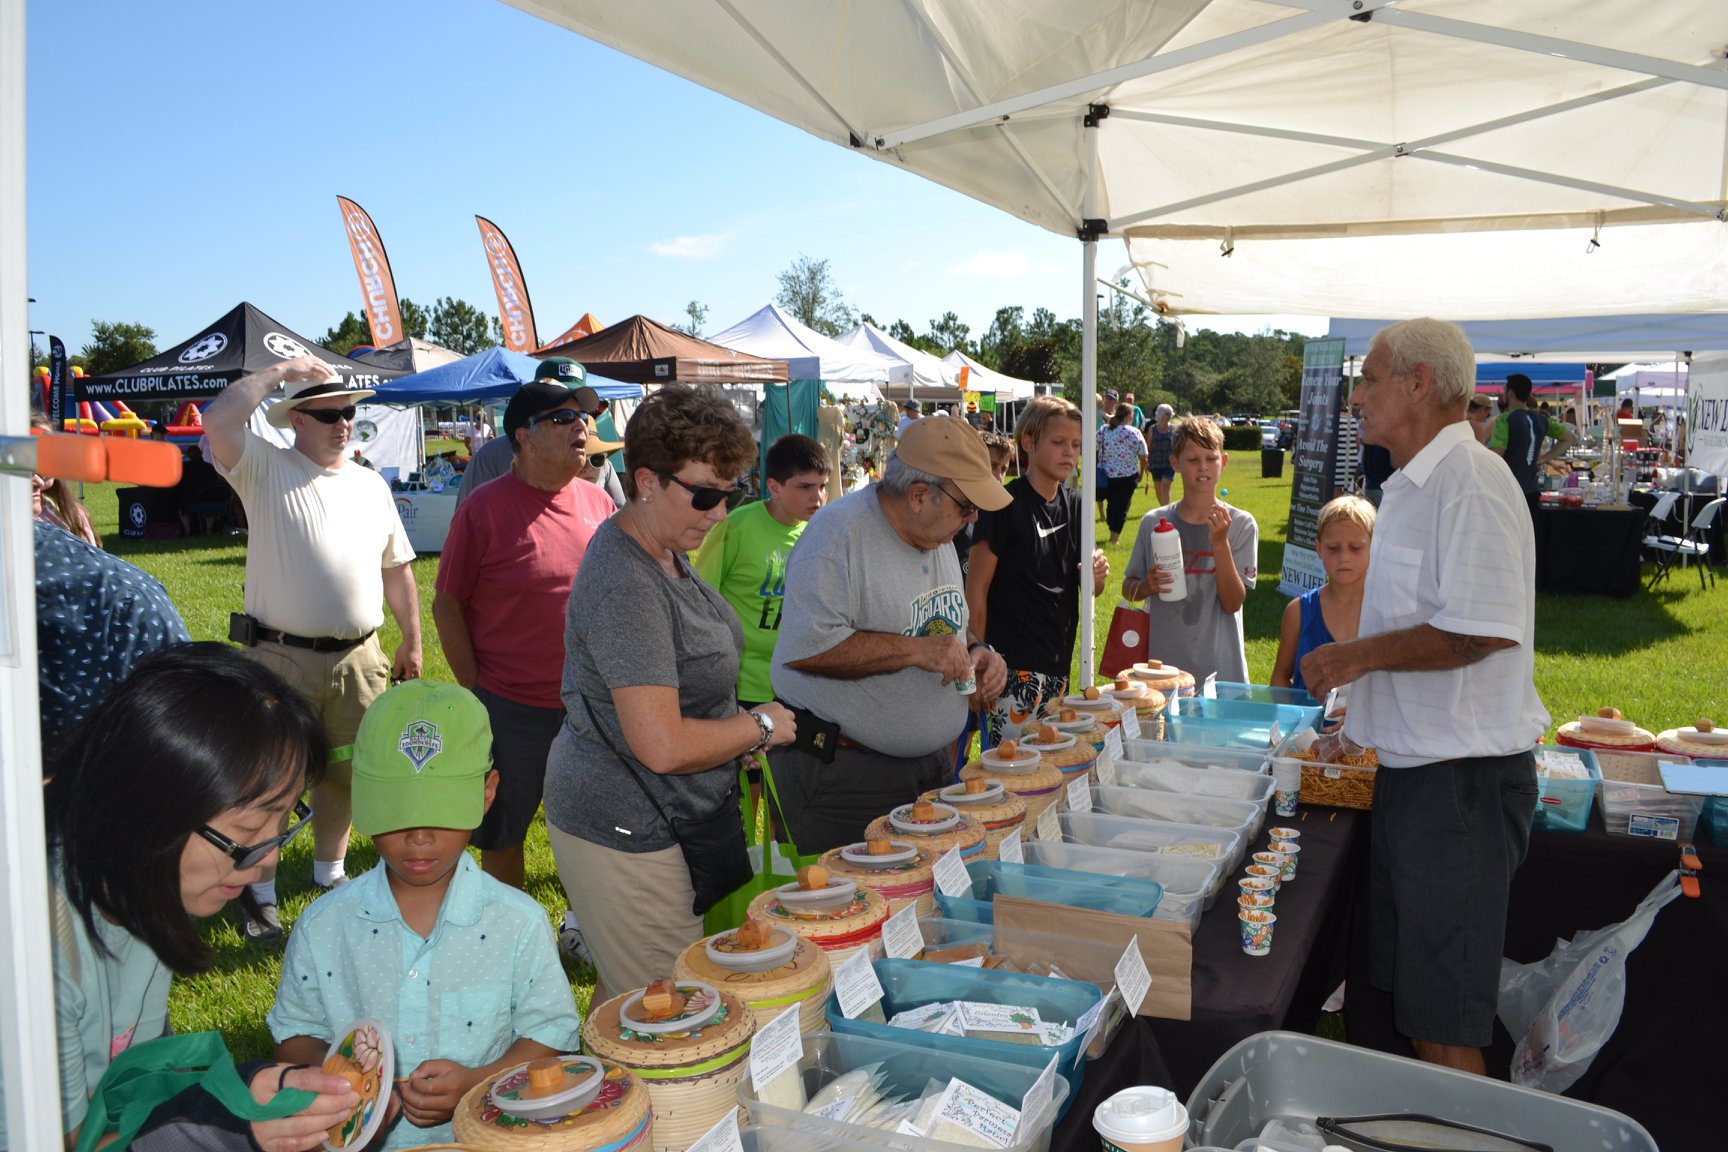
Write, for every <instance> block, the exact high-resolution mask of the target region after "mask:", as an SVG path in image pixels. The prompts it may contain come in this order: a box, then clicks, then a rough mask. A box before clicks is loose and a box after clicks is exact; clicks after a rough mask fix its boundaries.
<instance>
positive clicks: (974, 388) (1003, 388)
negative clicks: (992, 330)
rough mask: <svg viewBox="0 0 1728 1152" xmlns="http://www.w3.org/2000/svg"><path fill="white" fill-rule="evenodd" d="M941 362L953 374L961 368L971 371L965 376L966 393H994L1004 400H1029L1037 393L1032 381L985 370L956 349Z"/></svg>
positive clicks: (993, 370) (988, 369)
mask: <svg viewBox="0 0 1728 1152" xmlns="http://www.w3.org/2000/svg"><path fill="white" fill-rule="evenodd" d="M942 362H943V363H944V364H947V365H949V366H950V367H952V368H953V369H954V370H955V372H959V370H960V369H962V368H968V369H971V371H969V372H967V374H966V390H967V391H968V392H994V393H996V395H997V396H998V397H999V398H1001V399H1004V400H1030V399H1032V395H1033V393H1034V392H1036V391H1037V385H1035V384H1033V383H1032V381H1030V380H1022V379H1020V378H1019V377H1018V376H1007V375H1004V374H1003V373H1001V372H998V371H996V370H995V369H994V368H986V367H984V365H982V364H980V363H978V361H976V360H974V359H972V357H970V356H968V355H966V353H964V352H962V351H960V349H958V348H956V349H954V351H952V352H950V353H948V355H946V356H944V357H942Z"/></svg>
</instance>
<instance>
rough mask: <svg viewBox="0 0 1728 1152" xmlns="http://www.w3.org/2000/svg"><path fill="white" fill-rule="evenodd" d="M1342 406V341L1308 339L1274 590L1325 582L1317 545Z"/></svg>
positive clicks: (1288, 591) (1291, 592) (1295, 591)
mask: <svg viewBox="0 0 1728 1152" xmlns="http://www.w3.org/2000/svg"><path fill="white" fill-rule="evenodd" d="M1343 406H1344V341H1343V340H1310V341H1308V343H1307V344H1306V345H1305V346H1304V347H1303V349H1302V401H1301V418H1300V420H1299V421H1298V423H1297V428H1296V442H1295V445H1294V446H1293V447H1292V449H1291V452H1290V455H1291V464H1292V465H1293V467H1292V471H1293V472H1294V473H1295V478H1294V479H1293V480H1292V481H1291V483H1290V535H1289V536H1288V537H1287V538H1286V539H1285V542H1284V566H1283V570H1282V572H1281V574H1280V577H1279V581H1278V591H1280V592H1282V593H1284V595H1286V596H1300V595H1301V594H1302V593H1304V592H1307V591H1309V590H1310V589H1313V588H1318V587H1320V585H1322V584H1324V583H1326V570H1325V569H1324V568H1323V567H1321V565H1320V554H1319V553H1318V552H1317V551H1316V550H1315V536H1316V535H1317V527H1316V524H1317V521H1318V519H1319V516H1320V509H1321V508H1323V507H1325V505H1326V502H1327V501H1328V500H1330V499H1332V488H1333V483H1334V473H1335V471H1336V466H1337V456H1338V415H1339V413H1340V412H1341V411H1342V410H1343Z"/></svg>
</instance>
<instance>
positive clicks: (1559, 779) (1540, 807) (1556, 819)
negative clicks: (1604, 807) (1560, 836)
mask: <svg viewBox="0 0 1728 1152" xmlns="http://www.w3.org/2000/svg"><path fill="white" fill-rule="evenodd" d="M1571 761H1576V762H1577V763H1581V764H1582V765H1583V766H1584V771H1585V773H1586V775H1585V776H1584V777H1583V778H1582V779H1579V778H1574V777H1571V776H1554V775H1544V766H1545V765H1546V766H1549V768H1550V769H1558V768H1559V766H1560V765H1564V764H1567V763H1568V762H1571ZM1601 779H1602V769H1601V768H1599V767H1598V766H1597V764H1596V756H1595V754H1594V753H1593V752H1591V751H1590V750H1589V749H1588V748H1550V747H1548V746H1546V745H1544V746H1542V747H1539V748H1537V749H1536V785H1537V787H1538V788H1540V789H1541V794H1540V795H1539V796H1537V798H1536V824H1535V826H1536V827H1537V828H1542V829H1545V830H1546V831H1549V832H1582V831H1584V829H1585V828H1587V827H1589V824H1590V808H1591V806H1592V805H1593V804H1594V803H1595V800H1596V785H1597V784H1598V783H1599V782H1600V781H1601Z"/></svg>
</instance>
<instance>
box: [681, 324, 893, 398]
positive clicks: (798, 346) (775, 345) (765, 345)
mask: <svg viewBox="0 0 1728 1152" xmlns="http://www.w3.org/2000/svg"><path fill="white" fill-rule="evenodd" d="M706 339H708V340H709V341H710V342H712V343H715V344H721V345H724V346H725V347H727V348H736V349H737V350H738V351H740V352H748V353H750V354H751V355H752V356H761V357H764V358H765V359H769V360H785V361H787V362H788V363H789V364H790V365H791V372H792V379H794V380H820V381H822V382H823V383H825V384H826V385H828V390H829V391H830V392H832V393H833V394H834V395H836V396H843V397H846V398H847V399H850V400H880V399H881V398H882V396H881V392H880V390H879V389H878V388H877V385H879V384H892V383H898V382H901V381H904V380H907V379H910V378H911V375H912V368H911V366H910V365H909V364H907V363H906V362H905V361H903V360H899V359H896V358H895V357H892V356H884V355H882V354H881V353H878V352H873V351H871V350H869V349H867V348H859V347H856V346H854V345H851V344H842V343H841V342H840V341H838V340H835V339H833V338H832V337H829V336H824V335H823V334H822V333H820V332H818V331H816V330H815V329H814V328H810V327H808V326H806V325H804V324H801V323H799V322H798V321H797V320H795V319H793V318H792V317H791V316H789V315H787V313H786V312H785V311H784V310H783V309H781V308H780V306H779V305H777V304H769V305H766V306H764V307H763V308H762V309H761V310H760V311H757V312H753V313H751V314H750V315H749V316H746V317H745V318H744V319H742V320H740V321H738V323H736V324H734V325H732V327H730V328H728V329H726V331H724V332H722V333H720V334H719V335H718V336H709V337H707V338H706Z"/></svg>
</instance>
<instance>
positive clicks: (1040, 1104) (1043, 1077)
mask: <svg viewBox="0 0 1728 1152" xmlns="http://www.w3.org/2000/svg"><path fill="white" fill-rule="evenodd" d="M1058 1058H1059V1057H1058V1055H1057V1054H1056V1053H1051V1055H1050V1063H1048V1064H1046V1065H1044V1071H1042V1072H1040V1073H1038V1079H1036V1080H1034V1081H1032V1087H1030V1088H1028V1089H1026V1095H1024V1096H1022V1097H1021V1098H1020V1124H1021V1125H1022V1126H1025V1125H1027V1124H1036V1123H1037V1122H1038V1117H1040V1116H1042V1115H1044V1109H1046V1108H1048V1107H1050V1104H1051V1102H1052V1101H1053V1100H1055V1099H1056V1061H1057V1059H1058ZM1015 1135H1016V1136H1021V1135H1023V1133H1020V1132H1018V1131H1017V1132H1015Z"/></svg>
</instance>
